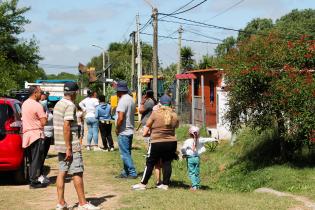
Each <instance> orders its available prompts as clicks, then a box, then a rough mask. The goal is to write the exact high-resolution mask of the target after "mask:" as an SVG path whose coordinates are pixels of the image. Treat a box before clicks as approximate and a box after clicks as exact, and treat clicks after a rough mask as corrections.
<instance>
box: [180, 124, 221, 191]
mask: <svg viewBox="0 0 315 210" xmlns="http://www.w3.org/2000/svg"><path fill="white" fill-rule="evenodd" d="M189 134H190V137H191V138H190V139H187V140H186V141H185V142H184V145H183V147H182V149H181V152H182V154H183V155H184V156H185V157H186V159H187V168H188V174H189V178H190V180H191V182H192V184H191V188H190V190H193V191H195V190H198V189H200V177H199V173H200V168H199V165H200V158H199V156H200V154H201V153H203V152H205V151H206V148H205V147H204V144H205V143H206V142H210V141H216V140H215V139H214V138H200V137H199V128H198V127H196V126H191V127H190V129H189Z"/></svg>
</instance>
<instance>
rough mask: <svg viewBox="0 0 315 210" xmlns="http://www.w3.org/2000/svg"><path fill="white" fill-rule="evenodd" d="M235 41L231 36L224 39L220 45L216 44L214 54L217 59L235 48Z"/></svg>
mask: <svg viewBox="0 0 315 210" xmlns="http://www.w3.org/2000/svg"><path fill="white" fill-rule="evenodd" d="M235 44H236V39H235V38H234V37H233V36H229V37H227V38H225V39H224V40H223V41H222V43H220V44H218V46H217V47H216V48H215V50H214V51H215V54H216V55H217V57H222V56H224V55H226V54H227V53H228V52H229V51H230V49H232V48H233V47H235Z"/></svg>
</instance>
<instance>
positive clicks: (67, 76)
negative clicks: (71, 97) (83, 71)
mask: <svg viewBox="0 0 315 210" xmlns="http://www.w3.org/2000/svg"><path fill="white" fill-rule="evenodd" d="M47 79H52V80H54V79H56V80H58V79H60V80H62V79H70V80H77V79H78V75H75V74H70V73H67V72H60V73H59V74H57V75H55V74H49V75H47Z"/></svg>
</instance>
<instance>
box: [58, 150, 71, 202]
mask: <svg viewBox="0 0 315 210" xmlns="http://www.w3.org/2000/svg"><path fill="white" fill-rule="evenodd" d="M65 157H66V154H65V153H58V162H59V172H58V175H57V180H56V186H57V196H58V204H60V205H62V206H64V205H65V203H66V201H65V197H64V196H65V178H66V175H67V172H68V170H69V163H70V162H66V161H65Z"/></svg>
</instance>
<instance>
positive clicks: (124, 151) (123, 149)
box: [118, 135, 137, 176]
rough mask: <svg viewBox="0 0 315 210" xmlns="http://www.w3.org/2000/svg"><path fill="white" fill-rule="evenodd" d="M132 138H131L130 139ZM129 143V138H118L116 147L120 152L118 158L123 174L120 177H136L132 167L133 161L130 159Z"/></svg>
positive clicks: (120, 136) (121, 136)
mask: <svg viewBox="0 0 315 210" xmlns="http://www.w3.org/2000/svg"><path fill="white" fill-rule="evenodd" d="M131 138H132V137H131ZM131 142H132V140H131V141H130V136H124V135H119V136H118V146H119V151H120V156H121V159H122V161H123V164H124V172H125V174H124V172H123V173H122V175H126V176H128V175H129V176H137V173H136V169H135V167H134V165H133V161H132V159H131V151H130V148H131V145H130V144H131Z"/></svg>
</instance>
